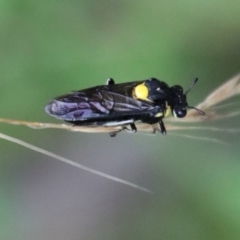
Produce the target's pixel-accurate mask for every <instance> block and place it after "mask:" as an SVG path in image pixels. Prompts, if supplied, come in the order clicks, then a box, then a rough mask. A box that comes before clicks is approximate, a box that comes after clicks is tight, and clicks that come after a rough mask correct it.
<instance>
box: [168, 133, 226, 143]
mask: <svg viewBox="0 0 240 240" xmlns="http://www.w3.org/2000/svg"><path fill="white" fill-rule="evenodd" d="M171 135H174V136H179V137H185V138H190V139H194V140H198V141H199V140H201V141H210V142H216V143H221V144H223V145H227V143H225V142H223V141H220V140H218V139H216V138H208V137H200V136H192V135H188V134H177V133H171Z"/></svg>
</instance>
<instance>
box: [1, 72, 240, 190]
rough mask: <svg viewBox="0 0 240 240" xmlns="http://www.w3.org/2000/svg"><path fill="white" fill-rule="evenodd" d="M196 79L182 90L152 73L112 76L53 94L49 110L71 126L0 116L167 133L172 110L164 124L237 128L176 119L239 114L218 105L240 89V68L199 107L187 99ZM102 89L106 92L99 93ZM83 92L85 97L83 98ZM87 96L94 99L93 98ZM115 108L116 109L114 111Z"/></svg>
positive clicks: (78, 127) (89, 128) (81, 128)
mask: <svg viewBox="0 0 240 240" xmlns="http://www.w3.org/2000/svg"><path fill="white" fill-rule="evenodd" d="M196 82H197V79H195V81H194V82H193V84H192V86H191V87H190V88H189V89H188V90H187V91H185V92H183V89H182V87H181V86H178V85H175V86H173V87H169V86H168V85H167V84H166V83H165V82H163V81H159V80H157V79H153V78H151V79H148V80H145V81H135V82H128V83H120V84H114V81H113V79H109V80H108V81H107V84H106V85H104V86H98V87H93V88H89V89H85V90H81V91H76V92H73V93H70V94H67V95H64V96H62V97H58V98H55V99H54V100H53V101H52V102H50V103H49V104H48V105H47V106H46V111H47V112H48V113H50V115H52V116H54V117H57V118H60V119H62V120H64V121H66V122H70V123H73V124H74V125H73V126H72V125H69V124H55V123H42V122H31V121H21V120H15V119H6V118H0V122H1V123H7V124H13V125H22V126H28V127H31V128H36V129H47V128H56V129H62V130H70V131H74V132H87V133H96V132H98V133H106V132H108V133H110V135H111V136H114V135H116V133H117V132H120V131H122V130H129V129H128V126H130V130H132V131H133V132H134V131H136V130H137V129H138V131H139V132H155V131H156V130H159V131H160V132H162V133H163V134H164V133H166V129H165V125H164V124H163V118H164V117H166V116H167V115H168V114H169V113H170V112H172V114H173V116H175V117H169V118H166V120H165V122H167V125H166V128H167V129H168V131H179V130H180V131H186V130H191V131H192V130H207V131H216V132H227V133H237V134H238V133H239V129H238V128H220V127H218V126H216V127H209V126H200V127H197V126H189V124H187V125H185V126H184V125H178V122H179V121H178V120H180V119H181V122H186V123H197V122H200V123H203V122H205V123H206V122H210V121H216V120H221V119H228V118H233V117H237V116H239V115H240V111H239V110H234V111H233V110H231V108H230V106H231V105H232V104H231V103H228V104H225V105H223V104H221V105H219V104H220V103H222V102H223V101H226V100H227V99H229V98H232V97H234V96H237V95H239V94H240V74H238V75H236V76H234V77H233V78H231V79H229V80H228V81H227V82H225V83H224V84H222V85H221V86H219V87H218V88H217V89H215V90H214V91H213V92H211V93H210V94H209V95H208V96H207V97H206V98H205V99H204V100H203V101H202V102H201V103H199V104H198V105H197V106H196V107H191V106H189V105H188V103H187V94H188V93H189V91H190V90H191V89H192V88H193V86H194V85H195V84H196ZM99 89H100V90H101V91H103V92H104V93H101V95H99ZM104 94H105V95H104ZM84 96H85V98H84ZM80 98H81V101H79V99H80ZM89 99H90V100H91V101H89ZM78 103H80V105H79V106H81V108H78V107H77V106H78ZM104 104H105V105H104ZM233 104H234V103H233ZM238 105H239V103H238V102H237V106H238ZM225 107H227V109H229V111H228V112H227V111H226V110H224V111H223V112H221V109H222V108H225ZM84 109H85V110H84ZM111 109H114V111H112V110H111ZM119 109H124V110H126V111H124V114H125V115H124V114H122V111H119ZM188 109H189V110H188ZM200 109H201V110H200ZM80 110H81V111H82V112H83V113H82V114H81V113H80ZM204 112H205V115H204ZM84 114H85V116H84ZM86 114H87V115H86ZM94 114H97V115H94ZM203 115H204V116H203ZM86 116H87V117H86ZM152 123H153V124H152ZM152 130H154V131H152ZM180 136H182V137H187V138H189V137H190V138H193V139H195V140H204V141H213V142H217V143H223V142H222V141H221V140H219V139H215V138H209V137H199V136H191V135H186V134H182V133H181V134H180ZM0 138H1V139H5V140H7V141H10V142H13V143H16V144H19V145H21V146H23V147H26V148H29V149H32V150H34V151H37V152H39V153H42V154H44V155H46V156H49V157H52V158H54V159H57V160H59V161H62V162H65V163H67V164H70V165H72V166H74V167H77V168H80V169H82V170H84V171H88V172H90V173H93V174H96V175H99V176H101V177H104V178H108V179H110V180H113V181H116V182H119V183H122V184H125V185H128V186H131V187H134V188H137V189H139V190H142V191H145V192H151V191H150V190H149V189H146V188H144V187H142V186H139V185H137V184H135V183H132V182H129V181H126V180H124V179H121V178H117V177H114V176H112V175H109V174H106V173H103V172H101V171H98V170H95V169H92V168H89V167H87V166H84V165H82V164H80V163H77V162H74V161H72V160H70V159H67V158H64V157H62V156H59V155H57V154H54V153H52V152H49V151H47V150H45V149H42V148H39V147H37V146H34V145H32V144H29V143H27V142H24V141H22V140H20V139H17V138H14V137H11V136H8V135H6V134H3V133H0Z"/></svg>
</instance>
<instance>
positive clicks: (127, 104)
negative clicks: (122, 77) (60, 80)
mask: <svg viewBox="0 0 240 240" xmlns="http://www.w3.org/2000/svg"><path fill="white" fill-rule="evenodd" d="M142 82H143V81H135V82H128V83H121V84H114V85H103V86H97V87H93V88H88V89H84V90H80V91H75V92H73V93H70V94H67V95H63V96H60V97H57V98H55V99H54V100H53V101H52V102H50V103H49V104H48V105H47V106H46V108H45V110H46V112H47V113H48V114H50V115H52V116H54V117H56V118H59V119H62V120H64V121H69V122H77V121H85V120H101V119H103V120H104V119H105V118H106V119H107V120H108V119H109V120H111V118H112V119H114V118H116V117H121V116H123V117H124V116H127V115H129V114H130V113H131V114H141V113H144V112H147V111H148V110H151V109H152V108H153V104H152V103H151V102H147V101H141V100H136V99H134V98H133V97H132V91H133V89H134V87H136V86H137V85H138V84H141V83H142Z"/></svg>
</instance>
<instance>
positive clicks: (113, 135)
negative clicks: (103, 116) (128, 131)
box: [109, 129, 123, 137]
mask: <svg viewBox="0 0 240 240" xmlns="http://www.w3.org/2000/svg"><path fill="white" fill-rule="evenodd" d="M122 130H123V129H120V130H118V131H114V132H110V133H109V136H110V137H116V136H117V133H119V132H121V131H122Z"/></svg>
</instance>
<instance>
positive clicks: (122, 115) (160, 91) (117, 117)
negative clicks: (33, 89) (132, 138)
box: [45, 78, 204, 136]
mask: <svg viewBox="0 0 240 240" xmlns="http://www.w3.org/2000/svg"><path fill="white" fill-rule="evenodd" d="M197 80H198V79H195V81H194V82H193V84H192V86H191V87H190V88H189V89H188V90H187V91H186V92H185V93H184V92H183V88H182V87H181V86H179V85H175V86H172V87H169V86H168V85H167V84H166V83H165V82H163V81H160V80H158V79H156V78H150V79H148V80H144V81H134V82H127V83H120V84H115V83H114V80H113V79H112V78H110V79H108V80H107V84H106V85H102V86H96V87H92V88H88V89H84V90H79V91H74V92H72V93H70V94H67V95H63V96H60V97H57V98H55V99H53V100H52V101H51V102H50V103H49V104H48V105H47V106H46V108H45V110H46V112H47V113H48V114H50V115H51V116H53V117H56V118H59V119H61V120H64V121H66V122H69V123H73V124H74V125H77V126H84V125H85V126H86V125H88V126H106V127H114V126H122V129H121V130H123V129H125V130H129V131H132V132H136V131H137V128H136V125H135V122H136V121H139V120H140V121H142V122H144V123H148V124H156V123H159V126H160V131H161V133H162V134H166V128H165V126H164V123H163V118H164V117H165V116H167V115H168V114H169V113H170V112H172V114H173V115H174V116H175V117H178V118H183V117H185V116H186V114H187V109H188V108H193V109H195V110H197V111H198V112H199V113H200V114H202V115H204V112H203V111H201V110H199V109H197V108H194V107H191V106H188V103H187V94H188V92H189V91H190V90H191V89H192V87H193V86H194V85H195V84H196V82H197ZM127 126H130V129H128V128H127ZM121 130H120V131H121ZM116 133H117V132H113V133H110V136H115V135H116Z"/></svg>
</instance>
